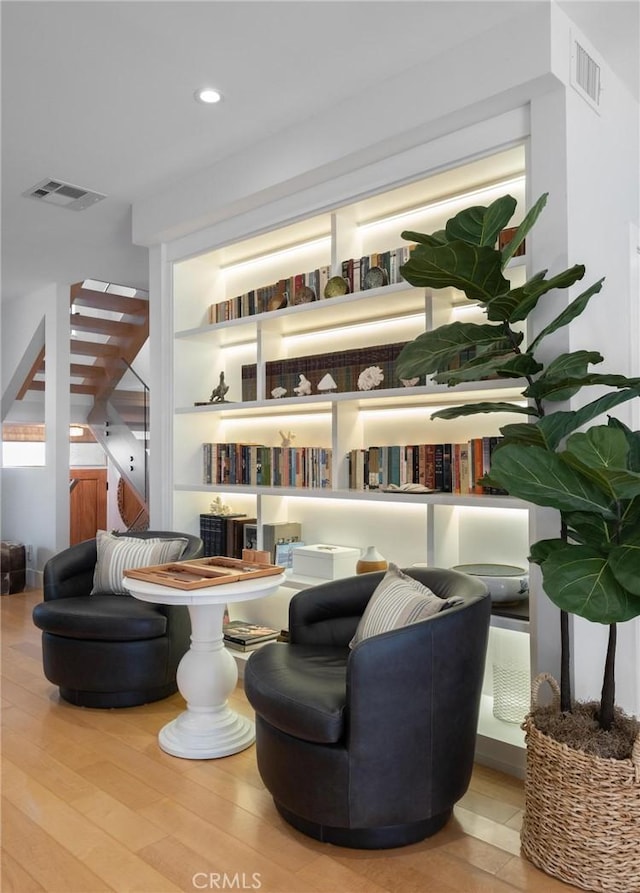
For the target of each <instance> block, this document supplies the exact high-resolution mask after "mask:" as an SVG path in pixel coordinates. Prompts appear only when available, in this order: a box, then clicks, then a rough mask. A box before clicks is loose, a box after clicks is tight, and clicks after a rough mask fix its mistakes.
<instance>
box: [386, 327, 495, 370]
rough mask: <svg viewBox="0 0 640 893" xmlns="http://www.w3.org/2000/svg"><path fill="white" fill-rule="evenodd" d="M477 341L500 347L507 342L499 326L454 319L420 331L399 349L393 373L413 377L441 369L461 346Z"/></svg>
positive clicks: (467, 347) (464, 346) (472, 346)
mask: <svg viewBox="0 0 640 893" xmlns="http://www.w3.org/2000/svg"><path fill="white" fill-rule="evenodd" d="M478 345H483V346H485V347H495V348H496V349H501V350H504V349H506V348H508V346H509V345H508V342H506V341H505V338H504V332H503V330H502V327H501V326H491V325H488V324H480V325H479V324H476V323H462V322H454V323H451V324H450V325H446V326H440V327H439V328H438V329H434V330H433V331H430V332H423V334H422V335H418V337H417V338H415V339H414V340H413V341H410V342H409V343H408V344H405V346H404V347H403V348H402V350H401V351H400V354H399V356H398V359H397V361H396V372H397V375H398V377H399V378H414V377H415V376H416V375H429V374H431V373H432V372H441V371H443V370H444V369H446V367H447V365H448V364H449V363H450V362H451V361H452V360H455V359H457V358H458V356H459V355H460V353H461V352H462V351H463V350H469V348H476V347H477V346H478Z"/></svg>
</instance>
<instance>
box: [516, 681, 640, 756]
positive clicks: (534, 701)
mask: <svg viewBox="0 0 640 893" xmlns="http://www.w3.org/2000/svg"><path fill="white" fill-rule="evenodd" d="M545 682H548V683H549V688H550V689H551V692H552V694H553V706H554V707H555V708H558V707H559V706H560V686H559V685H558V683H557V682H556V680H555V678H554V677H553V676H552V675H551V673H540V674H539V675H538V676H536V678H535V679H534V680H533V682H532V683H531V709H532V710H535V709H536V707H538V692H539V691H540V687H541V686H542V685H544V683H545ZM638 737H639V739H640V736H638ZM636 743H637V741H636ZM638 758H639V759H640V746H639V748H638Z"/></svg>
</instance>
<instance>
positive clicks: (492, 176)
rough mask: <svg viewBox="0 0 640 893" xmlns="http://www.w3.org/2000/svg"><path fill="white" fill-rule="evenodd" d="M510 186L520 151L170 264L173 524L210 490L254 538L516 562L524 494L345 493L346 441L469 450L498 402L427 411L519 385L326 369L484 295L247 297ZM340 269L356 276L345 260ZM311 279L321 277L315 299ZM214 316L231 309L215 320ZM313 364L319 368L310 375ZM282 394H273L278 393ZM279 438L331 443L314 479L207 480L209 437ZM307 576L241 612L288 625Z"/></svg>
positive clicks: (255, 442) (252, 441)
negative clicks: (361, 384)
mask: <svg viewBox="0 0 640 893" xmlns="http://www.w3.org/2000/svg"><path fill="white" fill-rule="evenodd" d="M507 191H508V192H510V193H511V194H512V195H514V196H515V197H516V199H517V201H518V207H519V208H523V207H524V204H525V202H524V193H525V180H524V149H523V147H522V146H518V147H514V148H513V149H509V150H506V151H502V152H497V153H496V154H495V155H494V156H487V157H483V158H478V159H477V160H476V161H474V162H471V163H465V164H461V165H459V166H458V167H457V168H456V169H453V168H452V169H451V170H449V171H439V172H438V173H435V174H433V175H431V176H428V177H423V178H422V179H420V180H418V181H415V182H411V183H409V182H407V183H404V184H403V185H400V186H397V185H396V186H393V187H390V188H388V189H386V190H385V191H384V192H381V193H380V194H378V195H369V196H364V197H362V198H361V197H356V198H354V199H353V200H352V201H350V202H347V203H345V205H344V206H342V207H337V208H334V209H331V210H329V211H327V212H323V213H318V214H315V215H314V214H312V215H310V216H309V218H308V219H306V220H305V219H298V220H296V221H294V222H292V223H286V224H285V225H279V226H278V227H275V228H274V229H273V230H272V231H264V226H263V225H262V224H261V227H259V228H256V230H254V233H255V234H253V233H251V231H249V233H248V237H247V238H245V239H243V240H241V241H238V242H236V243H234V244H228V245H217V246H215V245H214V246H212V247H211V249H210V250H208V251H206V252H205V253H204V254H201V255H197V256H195V255H194V256H185V257H184V258H183V259H178V260H176V261H174V263H173V280H172V288H171V291H172V299H173V318H174V327H175V337H174V341H173V405H174V412H173V431H172V433H173V456H172V475H173V478H172V485H171V492H172V514H173V522H174V525H175V527H176V529H185V530H188V529H192V528H193V527H194V524H196V523H197V519H198V516H199V514H200V513H206V512H207V511H208V510H209V505H210V503H211V501H212V496H213V495H219V496H220V497H221V498H222V499H223V501H224V502H225V503H228V504H230V505H231V507H232V509H233V511H234V512H240V513H244V514H245V515H246V516H247V518H256V528H257V537H258V543H257V544H258V548H261V547H262V525H263V524H265V523H287V522H297V523H300V524H301V526H302V529H303V531H304V540H305V542H306V543H308V544H311V543H322V542H325V543H326V542H329V543H331V542H333V543H335V544H341V545H345V546H352V547H356V548H359V549H363V548H365V547H366V546H367V545H370V544H372V543H375V544H377V545H378V547H379V548H380V549H381V551H382V552H383V554H384V555H385V557H386V558H387V559H388V560H392V561H394V562H396V563H398V564H400V565H401V566H409V565H411V564H414V563H416V562H421V561H422V562H426V563H428V564H430V565H432V566H441V567H451V566H453V565H456V564H463V563H469V562H489V561H492V562H495V563H508V564H515V565H518V566H520V565H522V564H523V563H526V560H527V555H528V542H529V509H528V507H527V505H526V504H525V503H523V502H521V501H520V500H517V499H514V498H512V497H509V496H503V495H498V494H484V493H482V494H481V493H469V492H459V493H455V492H433V493H405V492H395V493H389V492H382V491H380V490H373V489H368V490H358V489H353V488H351V489H350V487H349V470H348V456H349V454H350V453H352V451H356V450H358V451H360V450H364V449H367V448H369V447H372V446H376V445H383V446H393V447H400V446H403V447H404V446H407V445H414V446H415V445H417V444H427V443H432V444H445V443H452V444H453V443H465V444H466V443H468V442H469V441H479V440H481V439H483V438H486V439H488V438H495V437H497V436H498V434H499V429H500V427H501V426H502V425H504V424H506V423H509V422H512V421H514V417H513V415H511V414H509V415H507V414H502V413H500V414H497V413H484V414H481V415H477V416H473V417H462V418H459V419H457V420H453V421H446V422H445V421H442V420H432V419H431V418H430V416H431V414H432V413H433V412H434V411H435V410H436V409H438V408H442V407H444V406H450V405H453V404H455V403H468V402H470V401H478V402H485V401H490V402H495V401H503V400H506V401H509V400H514V399H518V398H519V396H520V395H521V393H522V382H520V381H513V382H512V383H511V384H510V385H509V386H506V385H505V383H504V381H502V382H499V381H482V382H473V383H468V384H466V385H464V386H462V385H459V386H457V387H455V388H448V387H447V386H446V385H436V384H433V383H426V382H424V381H418V382H416V383H415V384H413V385H410V386H405V384H404V383H402V382H400V381H394V375H393V372H392V371H390V370H388V369H386V368H385V370H384V379H383V380H382V381H381V382H380V383H379V384H378V385H377V386H375V387H373V388H372V389H370V390H361V389H359V388H358V377H359V375H360V373H361V372H362V371H364V368H368V367H369V366H379V367H380V368H381V369H382V361H378V360H376V361H375V362H373V361H372V362H371V363H367V362H366V360H365V359H363V355H358V356H356V357H355V358H354V357H353V356H352V357H351V359H350V361H349V363H345V364H343V365H346V366H347V367H348V368H349V374H350V375H351V377H350V378H348V377H345V376H343V378H342V379H341V378H340V374H341V373H339V372H338V370H340V369H343V365H340V360H339V357H341V356H344V355H345V354H347V353H349V352H351V353H352V354H353V353H356V352H358V351H362V352H363V354H364V352H366V351H368V350H373V349H378V348H380V347H382V346H386V345H391V344H402V343H405V342H407V341H409V340H412V339H414V338H415V337H416V336H417V335H419V334H420V333H421V332H423V331H425V330H429V329H430V328H434V327H436V326H439V325H441V324H442V323H444V322H454V321H461V322H483V321H484V315H483V314H482V311H481V308H480V307H479V306H478V305H474V304H473V303H471V302H469V301H461V300H460V294H459V293H457V292H455V291H453V290H442V291H437V292H431V291H430V290H429V289H424V288H416V287H413V286H410V285H408V284H407V283H405V282H393V283H392V284H388V285H382V286H380V287H377V288H371V289H360V290H357V288H356V290H354V291H351V292H349V293H347V294H344V295H338V296H336V297H332V298H327V299H324V298H322V297H320V298H319V299H317V300H310V301H309V302H306V303H296V304H293V305H292V304H291V303H288V304H287V306H282V307H277V309H268V308H269V306H270V305H269V303H268V301H267V302H266V304H265V297H267V298H268V297H269V295H268V293H267V292H265V293H264V294H261V300H260V299H259V300H258V301H257V302H256V295H255V292H256V291H257V290H259V289H263V288H265V287H267V286H269V284H271V285H275V284H276V283H279V282H281V281H284V280H287V284H286V286H284V285H282V286H280V287H279V288H280V292H279V291H278V289H277V288H276V289H275V290H274V294H273V295H271V297H273V298H274V300H273V302H272V304H271V306H272V307H274V308H276V305H277V304H279V303H280V301H279V300H278V294H282V293H283V292H284V291H285V290H286V292H287V293H288V294H290V293H291V292H292V291H293V292H295V290H296V282H295V276H296V274H300V271H308V272H314V274H315V271H316V270H318V271H320V270H321V269H322V270H323V272H322V276H323V281H324V279H326V277H327V275H328V273H331V275H333V276H335V275H341V274H342V261H343V260H344V259H350V258H353V259H359V258H362V257H365V256H366V257H369V258H371V257H372V256H373V255H374V254H376V253H380V252H385V251H390V250H391V249H393V248H397V247H398V245H399V243H400V241H401V236H400V234H401V233H402V231H403V230H410V231H415V232H433V231H434V230H436V229H438V228H439V227H441V226H443V225H444V223H445V222H446V220H447V219H449V218H450V217H451V215H452V214H453V213H455V212H456V210H457V209H462V208H463V207H468V206H469V205H470V204H474V203H476V204H488V203H490V202H491V201H493V200H494V199H495V198H497V197H498V196H499V195H503V194H504V193H505V192H507ZM514 222H515V223H517V222H519V221H518V220H515V221H514ZM259 229H260V231H259ZM407 243H408V240H407ZM383 263H384V262H383ZM526 263H527V258H526V257H525V256H520V257H517V258H513V259H512V261H511V262H510V264H509V268H508V270H507V271H505V272H506V275H507V276H508V278H509V279H510V280H511V282H512V284H513V285H516V286H517V285H520V284H522V283H523V282H524V281H525V276H526ZM347 273H349V268H347ZM350 275H352V276H353V279H354V282H353V283H352V285H356V286H357V276H356V274H355V271H354V272H353V273H352V274H350ZM394 275H397V274H394ZM316 278H318V279H319V278H320V274H319V275H318V277H316ZM361 278H362V277H361ZM391 278H393V276H392V277H391ZM298 284H299V285H301V284H302V283H301V282H300V283H298ZM306 284H307V282H306V280H305V285H306ZM319 290H320V289H319V285H318V283H317V282H316V283H315V291H316V298H318V297H319V296H318V291H319ZM251 292H254V295H253V297H251V296H250V293H251ZM232 301H233V302H235V303H234V306H233V308H232V307H231V304H230V303H229V302H232ZM252 302H253V303H252ZM282 303H284V302H282ZM225 304H226V306H227V309H226V310H224V309H223V305H225ZM212 305H213V307H214V310H213V311H211V307H212ZM216 306H217V308H218V309H217V310H216V309H215V307H216ZM247 311H248V314H247ZM256 311H261V312H256ZM216 314H217V316H216ZM239 314H240V315H239ZM225 316H229V317H232V316H233V317H236V318H224V319H223V318H221V317H225ZM211 319H214V320H216V319H217V322H212V321H210V320H211ZM372 356H373V354H372ZM314 358H316V359H314ZM361 360H362V362H360V361H361ZM312 362H313V363H316V368H314V372H313V374H307V373H305V368H307V372H308V365H309V364H311V363H312ZM277 364H280V366H279V367H278V365H277ZM325 364H326V368H325ZM360 365H362V366H363V369H361V368H359V367H360ZM221 372H224V375H225V383H226V384H227V385H228V387H229V390H228V393H227V394H226V398H225V399H226V401H228V402H207V400H208V398H209V395H210V394H211V393H212V390H213V388H214V386H215V385H216V384H217V383H218V376H219V375H220V373H221ZM354 372H355V375H354ZM300 374H305V377H306V378H307V379H308V380H309V382H310V392H309V393H297V392H296V391H295V388H296V387H297V386H298V385H297V381H298V380H299V375H300ZM327 374H329V375H330V376H331V377H332V379H333V380H334V381H335V383H336V388H335V389H329V390H325V391H320V392H319V391H318V384H319V383H320V381H322V380H323V379H324V377H325V376H326V375H327ZM326 383H328V384H330V382H325V384H326ZM278 389H282V391H280V394H281V395H280V396H274V394H273V392H276V393H278ZM303 390H304V389H303ZM195 403H204V405H198V406H196V405H194V404H195ZM283 432H284V434H285V435H288V434H290V433H293V434H294V435H295V441H294V448H295V450H297V451H300V455H302V454H303V453H302V451H311V450H313V449H316V450H325V451H330V452H331V455H332V468H331V472H330V473H329V475H328V477H327V479H326V480H325V483H326V486H323V487H319V486H311V487H303V486H291V485H290V483H291V481H290V480H288V481H287V480H284V481H283V483H282V485H277V486H276V485H274V484H273V481H271V482H270V483H268V484H267V483H264V482H263V481H262V480H259V479H258V476H257V474H254V475H251V473H250V474H249V477H248V478H243V477H242V476H240V477H239V478H238V477H237V476H235V477H234V480H238V481H239V482H238V483H235V484H232V483H231V482H230V480H225V479H224V478H223V479H220V478H216V477H215V476H213V475H211V476H209V477H208V478H205V476H204V475H203V444H207V443H213V444H227V445H229V444H243V445H245V446H246V447H247V448H248V449H249V450H254V451H255V450H256V449H257V448H258V447H260V448H261V449H263V450H268V451H269V455H270V457H271V458H272V457H273V455H274V453H273V451H274V450H277V449H279V448H280V446H281V437H282V433H283ZM290 455H291V454H290ZM236 469H237V466H236ZM205 481H211V482H210V483H209V482H205ZM214 481H217V482H214ZM312 483H315V481H312ZM462 489H463V488H461V490H462ZM311 582H313V581H311ZM304 585H311V583H309V582H308V581H307V582H305V581H304V580H302V581H297V580H295V579H290V580H289V581H288V584H287V588H288V595H287V596H286V597H285V596H283V597H282V599H280V600H279V601H278V600H274V604H275V602H276V601H277V610H276V609H275V608H274V613H273V615H272V616H271V615H267V616H263V617H259V616H257V615H254V614H253V613H252V612H253V611H255V610H257V609H258V608H257V606H255V605H254V606H253V608H250V609H248V610H249V611H250V613H248V614H247V616H248V617H249V619H251V620H253V621H255V622H267V623H270V624H271V625H272V626H274V627H276V626H282V625H286V607H287V605H288V600H289V598H290V597H291V591H292V589H295V588H300V587H302V586H304ZM268 607H269V606H268V605H266V604H265V605H261V606H260V609H262V608H264V609H265V610H267V608H268ZM495 623H496V624H497V625H503V626H504V628H505V629H509V630H517V631H518V632H519V633H520V634H521V635H522V637H523V642H524V643H526V642H527V641H528V633H527V629H528V625H527V621H526V620H525V619H524V618H509V617H499V618H497V619H496V620H495ZM525 647H526V644H525ZM496 735H497V736H498V733H496ZM498 737H499V736H498Z"/></svg>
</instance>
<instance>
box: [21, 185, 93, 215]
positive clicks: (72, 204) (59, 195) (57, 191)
mask: <svg viewBox="0 0 640 893" xmlns="http://www.w3.org/2000/svg"><path fill="white" fill-rule="evenodd" d="M22 194H23V195H24V196H25V197H26V198H35V199H37V200H38V201H41V202H46V203H47V204H48V205H58V206H59V207H60V208H68V209H69V210H70V211H84V210H85V208H89V207H90V206H91V205H95V203H96V202H99V201H101V199H103V198H106V195H102V194H101V193H100V192H92V191H91V190H90V189H83V188H82V186H73V185H72V184H71V183H64V182H63V181H62V180H49V179H47V180H41V181H40V183H36V185H35V186H32V187H31V189H27V191H26V192H23V193H22Z"/></svg>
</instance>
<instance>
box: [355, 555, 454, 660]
mask: <svg viewBox="0 0 640 893" xmlns="http://www.w3.org/2000/svg"><path fill="white" fill-rule="evenodd" d="M448 604H449V603H448V602H447V601H445V600H444V599H441V598H438V596H437V595H434V593H433V592H432V591H431V590H430V589H429V588H428V587H427V586H424V585H423V584H422V583H420V582H419V581H418V580H414V579H413V577H409V576H408V575H407V574H404V573H403V572H402V571H401V570H400V568H399V567H397V566H396V565H395V564H391V563H390V564H389V569H388V571H387V572H386V574H385V575H384V577H383V578H382V580H381V581H380V583H379V584H378V586H377V587H376V588H375V590H374V592H373V595H372V596H371V598H370V599H369V603H368V605H367V607H366V608H365V611H364V614H363V615H362V617H361V618H360V623H359V624H358V628H357V629H356V632H355V635H354V637H353V639H352V640H351V642H350V643H349V647H350V648H353V647H354V645H357V644H358V642H361V641H362V640H363V639H368V638H369V637H370V636H377V635H379V634H380V633H386V632H388V631H389V630H392V629H398V628H399V627H401V626H408V625H409V624H411V623H417V622H418V621H419V620H425V619H426V618H427V617H431V616H432V615H433V614H437V613H438V611H441V610H442V608H444V607H447V606H448Z"/></svg>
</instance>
